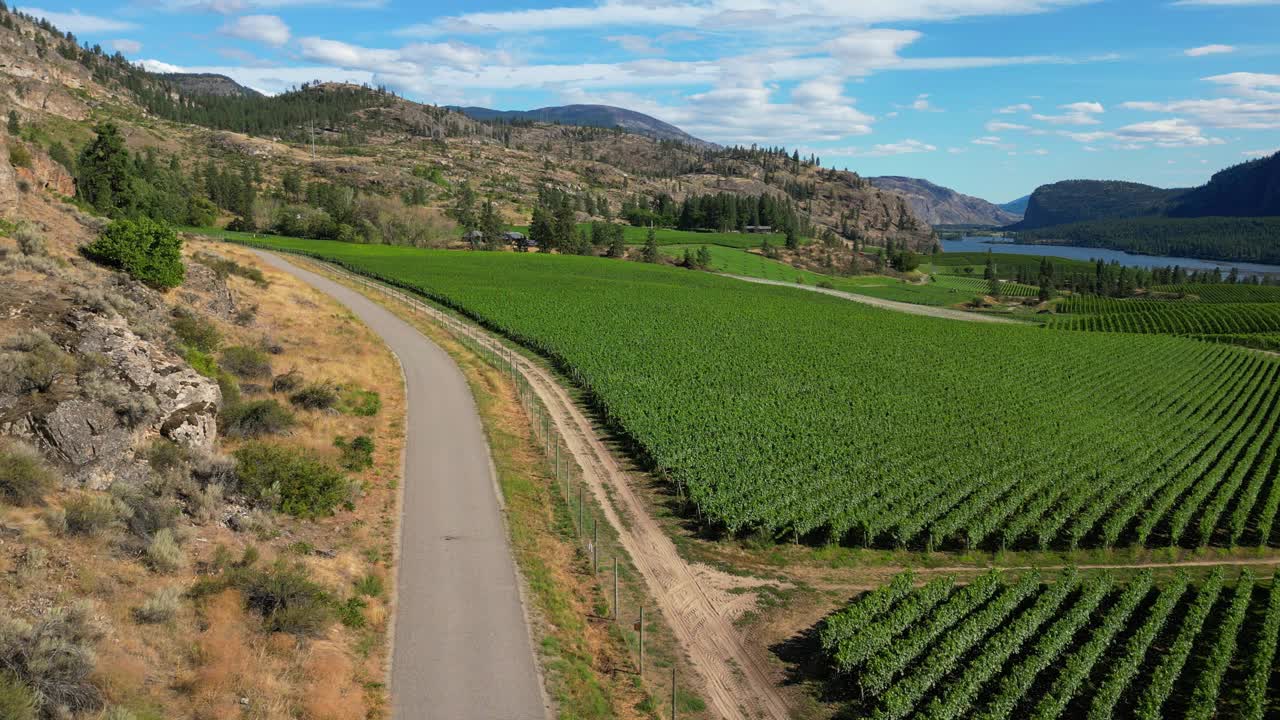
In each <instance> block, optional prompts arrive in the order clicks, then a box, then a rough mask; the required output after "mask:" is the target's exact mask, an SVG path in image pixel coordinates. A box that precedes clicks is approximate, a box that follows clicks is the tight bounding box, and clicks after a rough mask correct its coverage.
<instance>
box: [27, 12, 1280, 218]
mask: <svg viewBox="0 0 1280 720" xmlns="http://www.w3.org/2000/svg"><path fill="white" fill-rule="evenodd" d="M19 7H20V9H22V10H23V11H25V12H28V13H30V14H33V15H39V16H44V17H48V18H49V19H50V20H52V21H53V22H54V23H55V24H57V25H58V26H59V27H61V28H62V29H64V30H71V31H73V32H75V33H76V34H77V35H78V36H79V37H80V38H81V39H82V40H88V41H90V42H97V43H101V44H102V45H103V46H104V47H107V48H113V49H118V50H120V51H121V52H123V53H124V54H125V55H126V56H127V57H129V58H130V59H132V60H135V61H138V62H142V63H144V64H145V65H147V66H148V67H151V68H153V69H159V70H163V69H181V70H185V71H193V72H219V73H225V74H227V75H230V76H231V77H233V78H235V79H237V80H239V81H240V82H242V83H244V84H246V85H249V86H251V87H254V88H257V89H259V90H262V91H264V92H279V91H281V90H283V89H286V88H288V87H290V86H294V85H297V84H299V83H301V82H304V81H307V80H312V79H325V80H353V81H357V82H371V83H378V84H385V85H387V86H389V87H391V88H393V89H395V90H397V91H399V92H401V93H403V94H404V95H406V96H407V97H410V98H412V99H415V100H419V101H422V102H429V103H436V104H476V105H485V106H489V107H497V108H501V109H527V108H534V107H541V106H546V105H559V104H565V103H577V102H601V103H607V104H614V105H622V106H625V107H629V108H632V109H635V110H639V111H641V112H646V113H649V114H652V115H654V116H656V117H659V118H661V119H663V120H666V121H668V122H671V123H674V124H676V125H679V126H680V127H682V128H684V129H686V130H688V131H689V132H691V133H693V134H695V135H697V136H699V137H702V138H705V139H707V140H712V141H715V142H720V143H726V144H733V143H741V144H750V143H759V144H764V145H773V144H785V145H786V146H788V147H799V148H801V150H802V152H804V153H805V154H807V153H809V152H813V153H817V154H818V155H819V156H820V157H821V158H822V161H823V164H824V165H827V166H833V167H840V168H844V167H847V168H849V169H851V170H856V171H858V172H860V173H863V174H864V175H886V174H894V175H910V176H915V177H925V178H928V179H930V180H933V181H934V182H937V183H939V184H943V185H947V186H950V187H953V188H956V189H957V190H960V191H962V192H966V193H970V194H974V195H978V196H980V197H983V198H987V199H990V200H993V201H997V202H1003V201H1007V200H1011V199H1013V198H1015V197H1017V196H1020V195H1024V194H1027V193H1029V192H1031V190H1033V189H1034V188H1035V187H1036V186H1037V185H1040V184H1043V183H1046V182H1053V181H1056V180H1062V179H1069V178H1107V179H1125V180H1135V181H1140V182H1147V183H1151V184H1155V185H1161V186H1166V187H1173V186H1189V185H1197V184H1200V183H1202V182H1204V181H1205V180H1206V179H1207V178H1208V176H1209V175H1210V174H1211V173H1212V172H1213V171H1214V170H1217V169H1220V168H1222V167H1225V166H1228V165H1233V164H1235V163H1238V162H1241V161H1243V160H1246V159H1248V158H1250V157H1256V156H1259V155H1261V154H1263V153H1267V152H1271V151H1275V150H1277V149H1280V32H1277V30H1278V29H1280V0H892V1H884V0H639V1H636V2H621V1H618V0H599V1H597V2H592V1H591V0H584V1H579V0H474V1H473V2H463V1H462V0H444V1H443V2H403V1H402V0H107V1H91V0H76V1H75V2H72V3H62V2H55V1H54V0H39V6H38V7H35V6H21V5H20V6H19Z"/></svg>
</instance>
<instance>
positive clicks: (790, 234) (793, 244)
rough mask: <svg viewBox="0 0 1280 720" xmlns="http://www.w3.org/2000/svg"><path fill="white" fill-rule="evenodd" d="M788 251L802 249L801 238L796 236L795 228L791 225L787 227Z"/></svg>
mask: <svg viewBox="0 0 1280 720" xmlns="http://www.w3.org/2000/svg"><path fill="white" fill-rule="evenodd" d="M787 249H788V250H799V249H800V236H799V235H797V234H796V229H795V227H793V226H791V225H787Z"/></svg>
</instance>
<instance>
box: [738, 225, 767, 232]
mask: <svg viewBox="0 0 1280 720" xmlns="http://www.w3.org/2000/svg"><path fill="white" fill-rule="evenodd" d="M743 229H744V230H746V231H747V232H749V233H771V232H773V227H772V226H770V225H748V226H746V227H745V228H743Z"/></svg>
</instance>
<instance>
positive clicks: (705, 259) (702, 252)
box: [698, 245, 711, 270]
mask: <svg viewBox="0 0 1280 720" xmlns="http://www.w3.org/2000/svg"><path fill="white" fill-rule="evenodd" d="M698 267H699V268H701V269H703V270H706V269H707V268H709V267H711V251H710V250H708V249H707V246H706V245H703V246H702V247H700V248H698Z"/></svg>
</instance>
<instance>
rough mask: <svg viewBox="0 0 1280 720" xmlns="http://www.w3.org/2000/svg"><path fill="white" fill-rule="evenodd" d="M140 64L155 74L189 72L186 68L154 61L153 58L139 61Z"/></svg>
mask: <svg viewBox="0 0 1280 720" xmlns="http://www.w3.org/2000/svg"><path fill="white" fill-rule="evenodd" d="M138 64H139V65H141V66H142V67H143V68H144V69H146V70H149V71H151V72H153V73H183V72H188V71H187V69H186V68H184V67H182V66H180V65H170V64H169V63H167V62H161V61H160V60H152V59H151V58H147V59H145V60H139V61H138Z"/></svg>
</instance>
